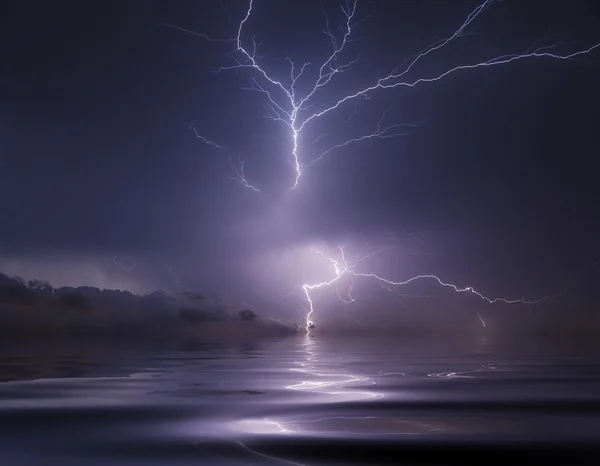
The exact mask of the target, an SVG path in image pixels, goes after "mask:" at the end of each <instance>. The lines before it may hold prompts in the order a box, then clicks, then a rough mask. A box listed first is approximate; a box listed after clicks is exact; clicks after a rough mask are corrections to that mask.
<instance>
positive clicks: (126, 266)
mask: <svg viewBox="0 0 600 466" xmlns="http://www.w3.org/2000/svg"><path fill="white" fill-rule="evenodd" d="M112 261H113V264H115V265H116V266H117V267H120V268H122V269H123V270H126V271H127V272H131V271H132V270H133V269H135V266H136V265H137V262H136V261H134V262H133V263H132V264H131V265H125V264H122V263H121V262H119V261H118V260H117V258H116V257H113V258H112Z"/></svg>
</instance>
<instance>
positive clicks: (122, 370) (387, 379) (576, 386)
mask: <svg viewBox="0 0 600 466" xmlns="http://www.w3.org/2000/svg"><path fill="white" fill-rule="evenodd" d="M507 348H508V349H507ZM596 354H597V353H596ZM592 356H594V357H590V355H588V354H581V352H579V353H578V352H575V353H567V352H565V351H562V352H561V351H550V352H549V351H537V349H535V350H532V349H531V348H519V349H516V348H514V345H510V344H509V345H508V346H507V347H504V348H502V347H493V346H491V345H490V344H489V343H488V342H485V341H484V342H479V343H477V342H475V343H473V344H470V343H466V344H464V342H463V343H461V344H457V343H456V342H453V343H447V344H442V343H440V344H432V343H431V342H421V343H419V344H417V343H415V344H408V343H401V342H394V343H391V342H389V341H380V342H374V341H368V340H357V339H354V340H343V339H327V338H323V337H319V336H308V335H307V336H303V337H301V338H289V339H284V340H279V341H263V342H254V343H251V342H250V343H240V344H239V345H190V346H187V347H184V348H179V347H168V346H165V347H161V348H158V347H156V346H154V347H153V346H150V347H146V348H144V347H141V346H139V345H130V346H124V345H116V344H114V343H113V344H106V343H105V344H100V343H97V344H92V343H91V342H76V343H65V344H56V345H55V346H52V345H50V346H48V345H43V346H42V345H28V346H24V347H21V348H18V347H15V346H10V345H5V346H4V347H2V348H0V374H1V377H2V380H4V383H1V384H0V464H2V465H4V464H7V465H9V464H41V463H40V460H41V459H43V464H70V463H69V462H72V463H73V464H80V462H81V461H84V460H85V462H86V464H110V465H121V464H123V465H131V464H149V463H153V462H157V464H165V462H167V463H169V464H171V463H183V464H185V463H190V464H191V463H193V464H285V462H288V463H291V464H302V465H313V464H375V463H382V462H384V461H385V458H383V457H381V455H376V456H374V457H371V456H372V455H373V452H375V451H388V456H389V455H392V457H393V455H399V454H401V456H402V458H403V459H404V461H407V462H411V461H413V460H414V458H419V459H423V460H425V459H427V458H429V459H430V460H431V458H430V457H429V456H427V455H431V454H432V453H431V452H432V451H434V450H435V448H437V449H438V450H439V451H445V450H444V448H446V449H447V448H450V447H451V446H452V445H454V446H456V445H481V444H485V445H488V446H490V445H491V446H492V447H490V448H493V445H504V446H506V445H515V442H516V443H523V442H525V443H528V444H537V443H542V444H544V445H545V447H544V448H545V449H546V450H547V449H548V448H549V447H548V446H549V445H550V446H551V445H553V444H556V443H557V442H564V441H571V442H573V441H577V442H580V443H581V442H583V441H586V442H589V443H592V444H593V443H596V444H597V443H598V440H600V368H599V366H598V364H597V362H598V359H597V357H595V355H592ZM323 442H325V443H323ZM434 447H435V448H434ZM410 448H413V449H414V448H417V450H410V451H409V450H407V449H410ZM503 448H504V450H502V451H503V452H504V453H503V454H506V451H508V450H506V448H505V447H503ZM386 449H387V450H386ZM440 449H441V450H440ZM407 451H408V452H409V453H407ZM411 451H412V452H413V453H410V452H411ZM414 451H416V453H414ZM411 454H412V455H413V456H412V457H411V456H410V455H411ZM469 454H471V453H469ZM472 454H476V452H475V453H472ZM407 455H408V456H407ZM415 455H417V456H415ZM553 455H554V456H553V459H554V460H556V458H557V456H556V453H553ZM570 455H571V453H570ZM586 455H587V456H586V457H588V458H591V456H589V452H588V453H586ZM411 458H412V459H411ZM453 458H454V459H455V460H457V461H458V462H460V461H463V459H462V458H463V457H457V456H456V455H455V456H453ZM478 458H479V457H474V459H475V460H477V459H478ZM570 458H571V459H572V456H570ZM468 459H471V457H469V458H468ZM478 460H481V458H479V459H478ZM391 464H400V461H399V460H398V459H397V458H396V460H395V461H392V460H391Z"/></svg>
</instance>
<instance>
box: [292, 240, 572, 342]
mask: <svg viewBox="0 0 600 466" xmlns="http://www.w3.org/2000/svg"><path fill="white" fill-rule="evenodd" d="M338 249H339V252H340V253H339V258H338V259H335V258H332V257H329V256H326V255H325V254H323V253H322V252H321V251H318V250H315V253H316V254H318V255H319V256H321V257H322V258H323V259H324V260H325V261H328V262H330V263H331V265H332V266H333V277H332V278H331V279H330V280H326V281H322V282H320V283H314V284H304V285H302V287H301V288H302V291H303V292H304V296H305V297H306V301H307V304H308V309H307V313H306V331H307V332H310V329H311V328H312V327H313V325H314V324H313V321H312V315H313V313H314V312H315V306H314V299H313V297H312V295H311V292H312V291H314V290H317V289H320V288H324V287H327V286H330V285H336V286H337V285H338V284H339V282H340V281H341V280H342V278H343V277H345V276H347V277H354V278H367V279H371V280H374V281H376V282H377V283H379V284H380V285H381V286H382V287H383V288H384V289H387V290H388V291H391V292H394V293H395V292H396V290H395V289H396V288H398V287H402V286H405V285H408V284H410V283H413V282H416V281H425V280H427V281H432V282H434V283H436V284H437V285H440V286H442V287H445V288H450V289H452V290H454V291H455V292H456V293H467V294H472V295H475V296H477V297H478V298H480V299H482V300H484V301H487V302H488V303H489V304H496V303H505V304H523V305H526V306H531V305H533V304H539V303H541V302H543V301H547V300H550V299H553V298H557V297H558V296H561V295H562V294H563V293H556V294H553V295H549V296H544V297H542V298H539V299H535V300H528V299H523V298H516V299H508V298H503V297H488V296H486V295H484V294H483V293H481V292H479V291H477V290H476V289H475V288H473V287H472V286H466V287H460V286H458V285H454V284H452V283H448V282H446V281H444V280H442V279H441V278H439V277H438V276H437V275H434V274H420V275H415V276H413V277H411V278H408V279H406V280H400V281H396V280H391V279H389V278H385V277H382V276H380V275H377V274H375V273H372V272H362V271H359V270H356V267H357V266H358V265H359V264H360V263H361V262H363V261H365V260H366V259H368V258H370V257H372V256H374V255H375V254H377V253H379V252H381V250H378V251H375V252H372V253H370V254H368V255H366V256H363V257H361V258H360V259H359V260H357V261H355V262H348V260H347V258H346V254H345V251H344V246H338ZM407 296H408V295H407ZM338 297H340V295H339V292H338ZM340 299H341V300H342V301H343V302H346V303H348V302H350V301H347V300H344V299H342V298H341V297H340ZM352 301H353V299H352ZM477 315H478V317H479V320H480V322H481V324H482V325H483V327H486V324H485V322H484V321H483V319H482V317H481V315H480V314H477Z"/></svg>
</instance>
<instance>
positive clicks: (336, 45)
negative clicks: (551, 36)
mask: <svg viewBox="0 0 600 466" xmlns="http://www.w3.org/2000/svg"><path fill="white" fill-rule="evenodd" d="M499 1H500V0H485V1H484V2H483V3H482V4H480V5H479V6H478V7H477V8H475V9H474V10H473V11H471V13H470V14H469V15H468V16H467V18H466V19H465V21H464V22H463V23H462V24H461V25H460V27H459V28H458V29H456V30H455V31H454V33H453V34H451V35H450V36H448V37H446V38H445V39H442V40H439V41H437V42H434V43H432V44H430V45H429V46H427V47H426V48H425V49H423V50H421V51H420V52H419V53H417V54H416V55H413V56H412V57H409V58H408V59H407V60H405V61H404V63H403V64H402V65H400V66H397V67H395V68H394V69H393V70H392V71H391V72H390V73H389V74H387V75H386V76H384V77H381V78H379V79H377V80H375V81H373V82H372V83H371V84H370V85H369V86H367V87H364V88H362V89H359V90H357V91H355V92H351V93H349V94H347V95H345V96H344V97H342V98H340V99H338V100H337V101H335V102H334V103H333V104H326V105H320V102H319V101H318V99H316V96H317V95H318V94H319V91H321V90H322V89H323V88H325V87H327V86H328V85H329V84H330V83H331V82H332V80H333V79H334V78H335V77H336V76H337V75H339V74H343V73H344V72H346V71H348V70H349V69H351V68H352V67H353V65H355V64H356V63H357V62H358V60H359V57H357V58H354V59H345V60H344V59H342V57H341V55H342V54H343V53H345V52H346V49H347V46H348V44H350V43H351V42H355V41H357V40H358V39H357V38H354V36H353V32H354V30H355V29H356V28H357V26H358V25H359V24H360V23H361V22H362V21H364V20H365V19H367V18H368V17H369V16H365V17H363V18H357V17H356V11H357V5H358V0H346V1H345V2H344V3H342V4H341V5H340V6H341V10H342V12H343V14H344V17H345V20H344V22H343V24H342V25H341V26H340V29H341V35H339V34H338V35H337V36H336V34H334V33H333V32H332V28H331V27H330V21H329V17H328V15H327V13H326V11H325V9H324V7H323V8H322V9H323V15H324V17H325V28H324V31H323V32H324V33H325V35H326V36H327V37H328V38H329V40H330V42H331V47H332V50H331V53H328V56H327V57H326V59H325V61H324V62H322V63H321V65H320V66H319V65H316V66H319V68H318V72H317V73H315V77H314V79H313V80H312V84H310V85H307V84H306V81H307V79H308V78H307V74H305V70H306V69H307V68H309V67H310V66H311V64H310V63H309V62H307V63H304V64H302V66H296V64H295V63H294V61H293V60H292V59H291V58H289V57H286V58H285V60H286V61H287V62H288V63H289V64H290V76H289V79H288V78H286V80H285V81H284V80H281V79H277V78H276V77H274V76H272V75H271V74H270V73H269V72H267V70H266V69H265V68H264V67H263V66H262V65H261V64H260V63H259V58H260V57H258V56H257V49H258V46H259V45H260V44H257V42H256V39H255V38H254V37H253V39H252V45H251V46H250V45H246V44H245V43H244V41H243V40H242V36H243V32H244V26H246V23H247V22H248V20H249V19H250V17H251V15H252V13H253V8H254V4H255V0H250V1H249V2H248V9H247V10H246V13H245V15H244V16H243V18H242V20H241V21H240V23H239V25H238V27H237V35H236V36H235V38H230V39H213V38H210V37H207V36H205V35H203V34H200V33H195V32H193V31H187V30H185V29H183V28H179V27H177V26H172V27H175V28H177V29H180V30H183V31H186V32H190V33H192V34H196V35H199V36H201V37H203V38H204V39H206V40H209V41H210V42H223V43H234V44H236V45H235V49H234V50H233V52H235V53H232V54H231V56H232V58H233V60H234V62H235V63H234V64H232V65H229V66H222V67H220V68H218V69H217V70H215V72H217V73H219V72H222V71H226V70H234V69H235V70H237V69H243V68H248V69H250V70H251V71H253V72H255V74H256V77H255V78H253V79H252V84H251V87H249V88H248V89H249V90H252V91H257V92H259V93H262V94H264V96H265V97H266V102H265V107H266V108H267V110H268V113H267V114H266V115H265V117H266V118H269V119H271V120H274V121H277V122H281V123H282V124H284V125H285V126H287V127H288V128H289V137H290V138H291V140H290V145H291V149H292V150H291V157H290V163H291V164H292V166H293V167H294V171H295V175H294V182H293V185H292V189H294V188H296V187H297V186H298V184H299V182H300V178H301V176H302V174H303V168H304V167H305V166H308V165H311V164H313V163H314V162H316V161H318V160H321V159H322V158H323V157H325V156H327V155H329V154H330V153H331V152H333V151H335V150H337V149H340V148H343V147H346V146H348V145H350V144H353V143H357V142H360V141H365V140H367V139H374V138H378V139H386V138H392V137H400V136H404V135H405V134H406V132H403V131H400V128H401V127H406V126H411V125H406V124H405V125H398V124H397V125H390V126H388V127H383V126H382V121H380V122H379V124H378V126H377V129H376V130H375V131H373V132H372V133H368V134H363V135H361V136H356V137H352V138H349V139H347V140H346V141H343V142H340V143H338V144H335V145H333V146H332V147H330V148H329V149H327V150H325V151H324V152H322V153H321V155H320V156H318V157H317V158H316V159H315V160H312V161H310V162H308V163H303V162H301V157H300V154H299V150H300V138H301V135H302V132H303V130H304V129H305V128H306V127H307V125H308V124H309V123H311V122H313V121H316V120H318V119H319V118H321V117H323V116H325V115H327V114H330V113H332V112H334V111H335V110H337V109H339V108H341V107H343V106H344V104H346V103H351V102H353V101H355V100H356V99H358V98H366V99H368V98H369V97H370V96H371V95H372V94H373V93H374V92H375V91H379V90H384V89H394V88H413V87H416V86H417V85H421V84H426V83H434V82H436V81H440V80H442V79H444V78H446V77H448V76H450V75H452V74H454V73H457V72H459V71H467V70H474V69H477V68H486V67H493V66H498V65H505V64H509V63H512V62H516V61H520V60H525V59H534V58H540V59H541V58H549V59H557V60H569V59H571V58H575V57H577V56H579V55H584V54H587V53H589V52H591V51H593V50H595V49H597V48H598V47H600V43H597V44H595V45H593V46H591V47H588V48H586V49H583V50H579V51H576V52H572V53H568V54H558V53H553V52H552V51H551V50H553V49H555V48H557V47H558V46H559V45H560V44H553V45H549V46H548V45H546V46H542V45H540V44H541V42H542V41H541V40H537V41H535V42H534V43H533V44H532V45H531V46H530V47H529V48H528V49H527V50H526V51H525V52H523V53H513V54H505V55H499V56H496V57H493V58H490V59H488V60H485V61H481V62H477V63H466V64H459V65H455V66H450V67H448V68H446V69H445V71H442V72H440V73H438V74H433V75H430V76H416V77H415V76H411V74H412V72H413V68H414V67H415V65H417V64H418V63H419V62H421V61H423V60H424V59H426V58H427V57H428V56H429V55H434V54H435V52H439V51H441V50H442V49H444V48H447V46H448V45H449V44H451V43H454V42H456V41H457V40H458V39H460V38H463V37H467V36H470V35H472V32H470V31H469V28H470V26H471V25H472V23H473V22H474V21H475V20H476V19H477V18H478V17H479V16H480V15H481V14H482V13H483V12H484V11H486V10H487V9H488V8H489V7H490V6H492V5H493V4H495V3H498V2H499ZM167 26H171V25H167ZM236 54H237V55H238V56H237V57H236ZM300 82H302V83H304V86H306V88H305V91H304V92H299V91H298V87H299V84H300ZM304 86H303V87H304ZM314 108H316V110H313V109H314ZM355 113H356V108H354V109H353V112H352V114H351V117H352V116H353V115H354V114H355ZM382 120H383V119H382ZM202 139H203V140H204V141H205V142H206V143H207V144H209V145H214V146H215V147H219V145H217V144H215V143H214V142H212V141H210V140H209V139H207V138H204V137H202ZM242 184H244V183H242ZM247 187H249V188H251V189H255V190H256V187H254V186H252V185H248V186H247Z"/></svg>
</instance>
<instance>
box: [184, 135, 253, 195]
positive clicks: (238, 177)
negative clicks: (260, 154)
mask: <svg viewBox="0 0 600 466" xmlns="http://www.w3.org/2000/svg"><path fill="white" fill-rule="evenodd" d="M188 126H189V128H190V129H191V130H192V131H193V132H194V134H195V135H196V137H197V138H198V139H200V140H201V141H203V142H204V143H205V144H206V145H208V146H212V147H214V148H216V149H220V150H227V146H223V145H221V144H217V143H216V142H214V141H213V140H211V139H208V138H207V137H206V136H203V135H202V134H200V133H199V132H198V131H197V130H196V127H195V126H194V125H192V124H190V125H188ZM246 162H247V160H242V159H241V158H240V155H239V154H238V156H237V166H236V165H235V164H234V162H233V159H232V158H231V154H229V166H230V167H231V169H232V170H233V173H234V175H228V178H229V179H232V180H235V181H237V182H238V183H240V184H241V185H242V186H244V187H245V188H250V189H252V190H253V191H256V192H258V193H260V192H261V191H260V189H258V188H257V187H256V186H254V185H253V184H251V183H250V182H248V180H247V179H246V174H245V173H244V165H245V164H246Z"/></svg>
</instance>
